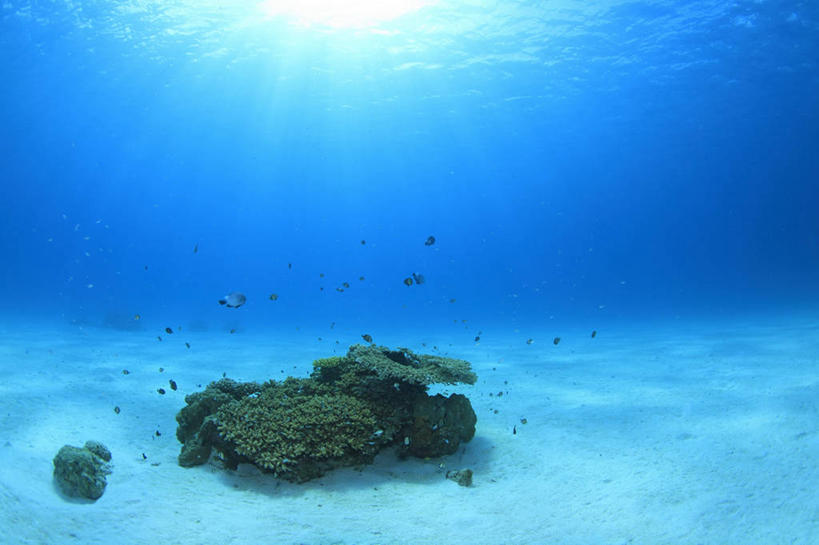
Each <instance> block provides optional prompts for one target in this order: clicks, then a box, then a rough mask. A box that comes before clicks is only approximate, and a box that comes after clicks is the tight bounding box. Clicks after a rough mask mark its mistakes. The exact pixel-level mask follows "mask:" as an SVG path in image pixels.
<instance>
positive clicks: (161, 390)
mask: <svg viewBox="0 0 819 545" xmlns="http://www.w3.org/2000/svg"><path fill="white" fill-rule="evenodd" d="M156 391H157V392H159V395H163V396H164V395H165V388H157V389H156Z"/></svg>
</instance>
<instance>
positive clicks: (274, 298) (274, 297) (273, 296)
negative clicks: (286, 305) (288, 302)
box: [270, 293, 279, 301]
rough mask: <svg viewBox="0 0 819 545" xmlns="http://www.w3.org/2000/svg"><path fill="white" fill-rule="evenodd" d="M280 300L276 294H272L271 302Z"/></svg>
mask: <svg viewBox="0 0 819 545" xmlns="http://www.w3.org/2000/svg"><path fill="white" fill-rule="evenodd" d="M278 298H279V296H278V295H277V294H275V293H271V294H270V300H271V301H275V300H276V299H278Z"/></svg>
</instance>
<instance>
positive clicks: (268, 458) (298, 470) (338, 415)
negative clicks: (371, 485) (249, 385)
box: [218, 385, 378, 481]
mask: <svg viewBox="0 0 819 545" xmlns="http://www.w3.org/2000/svg"><path fill="white" fill-rule="evenodd" d="M218 420H219V433H220V434H221V437H222V438H223V439H224V440H225V441H227V442H228V443H229V444H231V445H233V447H234V449H235V452H236V453H237V454H239V455H241V456H244V457H246V458H247V459H248V460H249V461H251V462H252V463H254V464H256V465H257V466H259V467H262V468H264V469H267V470H269V471H273V472H274V473H276V474H277V475H279V476H282V477H284V478H287V479H291V480H297V481H302V480H306V479H309V478H312V477H315V476H316V475H317V474H320V473H321V468H322V463H327V462H331V461H332V462H334V465H350V464H354V463H364V462H368V461H371V459H372V457H373V456H374V455H375V453H376V452H377V451H378V446H376V445H377V442H376V441H374V440H373V439H374V438H375V437H377V434H376V431H377V422H376V419H375V417H374V416H373V413H372V411H370V409H369V407H368V406H367V404H366V403H364V402H363V401H361V400H358V399H356V398H355V397H352V396H349V395H344V394H335V395H326V394H325V395H313V396H304V395H296V396H291V395H287V393H285V391H284V390H283V389H281V388H278V387H276V386H273V385H269V386H268V387H266V388H265V389H264V390H262V392H261V393H260V394H259V395H258V396H252V397H247V398H245V399H242V400H240V401H235V402H232V403H229V404H227V405H224V406H223V407H222V408H221V409H220V410H219V412H218ZM335 462H339V463H338V464H335Z"/></svg>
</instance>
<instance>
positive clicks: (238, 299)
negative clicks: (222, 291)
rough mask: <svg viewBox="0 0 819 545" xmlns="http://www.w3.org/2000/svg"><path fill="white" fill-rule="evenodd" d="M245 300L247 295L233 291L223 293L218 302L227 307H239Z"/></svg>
mask: <svg viewBox="0 0 819 545" xmlns="http://www.w3.org/2000/svg"><path fill="white" fill-rule="evenodd" d="M246 302H247V297H245V295H244V294H243V293H239V292H238V291H234V292H233V293H231V294H229V295H225V297H224V298H223V299H219V304H220V305H224V306H226V307H228V308H239V307H240V306H242V305H244V304H245V303H246Z"/></svg>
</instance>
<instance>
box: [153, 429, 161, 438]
mask: <svg viewBox="0 0 819 545" xmlns="http://www.w3.org/2000/svg"><path fill="white" fill-rule="evenodd" d="M154 433H155V434H156V436H157V437H161V436H162V434H161V433H160V432H159V430H156V431H155V432H154Z"/></svg>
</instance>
